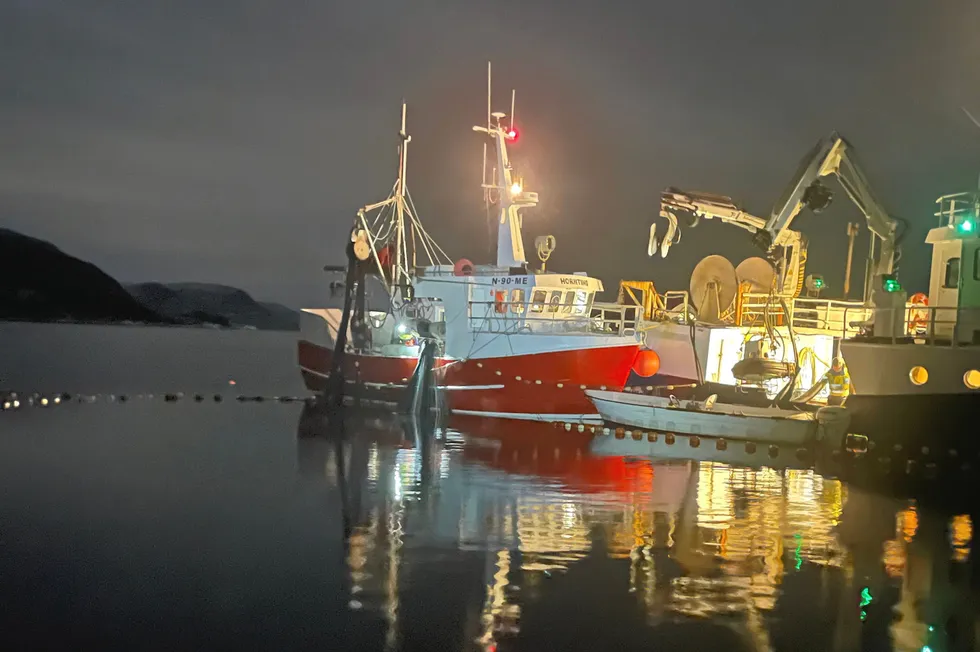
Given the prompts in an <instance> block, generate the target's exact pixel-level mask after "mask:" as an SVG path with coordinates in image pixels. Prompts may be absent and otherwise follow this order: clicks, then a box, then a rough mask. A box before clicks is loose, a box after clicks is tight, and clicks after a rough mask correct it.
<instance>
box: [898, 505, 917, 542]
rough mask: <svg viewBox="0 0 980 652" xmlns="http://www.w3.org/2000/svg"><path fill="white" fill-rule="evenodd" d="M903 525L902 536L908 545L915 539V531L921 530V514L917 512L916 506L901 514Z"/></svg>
mask: <svg viewBox="0 0 980 652" xmlns="http://www.w3.org/2000/svg"><path fill="white" fill-rule="evenodd" d="M899 514H900V517H901V523H902V536H903V537H904V538H905V541H906V543H911V541H912V539H913V538H915V531H916V530H917V529H919V514H918V512H916V510H915V505H909V508H908V509H906V510H904V511H902V512H899Z"/></svg>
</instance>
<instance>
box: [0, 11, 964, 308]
mask: <svg viewBox="0 0 980 652" xmlns="http://www.w3.org/2000/svg"><path fill="white" fill-rule="evenodd" d="M977 25H980V3H977V2H975V1H967V0H944V1H943V2H927V1H926V0H860V1H857V2H855V1H854V0H851V1H850V2H832V1H822V2H794V1H791V0H778V1H777V0H741V1H735V0H673V1H669V2H667V1H663V0H649V1H647V2H635V3H629V4H628V3H623V2H619V3H617V2H604V3H600V2H584V1H582V0H542V1H538V2H532V3H525V2H513V1H506V0H505V1H504V2H497V3H494V4H490V3H482V4H477V3H467V2H461V1H460V2H443V3H440V2H435V1H432V0H416V1H414V2H393V1H391V0H386V1H373V0H357V1H356V2H303V1H300V0H292V1H288V2H287V1H284V0H276V1H273V0H269V1H260V0H236V1H231V0H138V1H135V2H134V1H130V2H125V1H122V0H119V1H105V2H95V1H83V0H0V61H2V65H0V225H3V226H7V227H10V228H13V229H15V230H18V231H22V232H24V233H27V234H30V235H34V236H37V237H41V238H45V239H49V240H51V241H52V242H54V243H55V244H57V245H58V246H60V247H61V248H62V249H64V250H66V251H68V252H69V253H72V254H74V255H77V256H79V257H82V258H85V259H88V260H91V261H92V262H94V263H96V264H97V265H99V266H101V267H102V268H103V269H105V270H106V271H107V272H109V273H110V274H112V275H114V276H115V277H117V278H118V279H120V280H122V281H146V280H160V281H188V280H194V281H209V282H218V283H227V284H230V285H236V286H239V287H243V288H245V289H247V290H249V291H250V292H252V293H253V294H254V295H256V296H257V297H259V298H263V299H272V300H279V301H282V302H284V303H287V304H289V305H292V306H294V307H300V306H303V305H316V304H317V303H318V300H317V298H318V294H319V292H321V288H323V287H324V286H325V282H324V278H323V274H322V272H321V271H320V270H321V267H322V265H323V264H325V263H339V262H341V259H342V253H341V252H342V241H341V240H340V239H341V238H342V237H344V236H345V235H346V233H347V231H348V229H349V226H350V223H351V219H352V218H353V216H354V213H355V211H356V209H357V208H358V207H359V206H361V205H363V204H366V203H370V202H373V201H377V200H380V199H383V198H384V197H385V196H386V195H387V193H388V191H389V190H390V188H391V184H392V182H393V180H394V176H395V173H396V146H397V139H396V136H395V134H396V131H397V127H398V125H397V121H398V113H399V103H400V101H401V99H402V98H403V97H404V98H405V99H406V100H407V101H408V103H409V132H410V133H411V134H412V136H413V141H412V146H411V149H410V162H409V167H410V169H409V187H410V188H411V190H412V194H413V196H414V199H415V203H416V205H417V207H418V209H419V211H420V212H421V217H422V219H423V221H424V222H425V223H426V225H427V226H428V228H429V230H430V232H431V233H432V234H433V235H434V236H435V237H436V238H437V239H438V240H439V241H440V242H441V243H442V245H443V247H444V248H445V249H446V250H447V251H448V252H449V253H450V255H452V256H453V257H461V256H466V257H469V258H471V259H473V260H475V261H477V262H485V261H486V260H487V259H488V256H489V251H488V245H487V236H486V233H487V227H486V218H485V214H484V208H483V201H482V193H481V190H480V188H479V182H480V167H481V154H480V153H481V148H482V142H483V141H482V140H481V138H480V136H479V135H478V134H475V133H473V132H472V131H471V130H470V127H471V126H472V125H473V124H479V123H481V122H482V121H483V120H484V116H485V111H486V109H485V101H486V100H485V84H486V82H485V74H486V72H485V71H486V61H487V60H488V59H489V60H492V61H493V63H494V79H495V87H496V88H497V89H498V90H499V93H497V94H496V98H497V101H496V102H495V108H497V109H499V110H505V111H506V110H508V109H509V107H508V105H509V96H510V92H509V91H510V89H511V88H512V87H516V88H517V122H518V125H519V126H520V127H521V129H522V137H521V141H520V142H519V143H518V145H516V146H515V148H514V151H513V157H514V159H515V167H516V168H517V170H518V172H520V173H523V174H524V175H525V177H526V180H527V183H526V185H527V187H528V188H529V189H531V190H537V191H539V193H540V196H541V201H540V205H539V207H538V208H537V209H535V210H533V211H529V212H527V214H526V217H525V239H526V242H527V243H528V245H529V252H530V253H531V255H532V257H533V252H531V251H530V250H531V249H532V248H531V247H530V243H531V242H532V240H533V237H534V236H535V235H538V234H542V233H552V234H554V235H555V236H556V237H557V241H558V248H557V251H556V252H555V254H554V255H553V256H552V258H551V260H550V261H549V267H550V268H553V269H556V270H564V271H589V272H590V273H592V274H593V275H596V276H599V277H601V278H602V279H603V280H604V281H605V283H606V286H607V288H614V287H615V284H616V282H617V281H618V280H619V279H620V278H633V279H643V278H649V279H653V280H654V281H655V282H656V283H657V285H658V288H659V289H660V290H661V291H663V290H666V289H672V288H675V289H684V288H686V287H687V279H688V278H689V276H690V272H691V270H692V269H693V266H694V264H695V263H696V262H697V260H699V259H700V258H701V257H703V256H706V255H708V254H712V253H721V254H724V255H726V256H728V257H729V258H731V260H732V261H733V263H736V264H737V263H738V262H739V261H740V260H742V259H743V258H744V257H746V256H749V255H754V254H755V251H754V250H753V248H752V245H751V244H750V243H749V237H748V234H747V233H745V232H743V231H741V230H738V229H735V228H733V227H726V226H723V225H717V224H704V225H702V226H700V227H698V228H697V229H696V230H689V231H687V232H685V237H684V240H682V242H681V243H680V244H679V245H678V246H676V247H675V248H673V249H672V250H671V254H670V256H669V257H668V258H667V259H660V258H659V257H658V258H655V259H650V258H647V256H646V237H647V231H648V228H649V224H650V222H651V220H652V219H654V218H655V216H656V215H657V213H658V208H659V205H658V201H659V191H660V190H662V189H663V188H664V187H666V186H671V185H672V186H677V187H680V188H684V189H691V190H695V189H697V190H705V191H711V192H717V193H722V194H727V195H731V196H732V197H734V198H736V200H737V201H739V202H740V203H741V204H742V205H743V206H745V207H746V208H747V209H749V210H751V211H752V212H754V213H756V214H757V215H762V216H768V214H769V211H770V209H771V207H772V204H773V202H774V201H775V200H776V199H777V197H778V196H779V195H780V194H781V192H782V190H783V187H784V185H785V184H786V183H787V182H788V181H789V178H790V177H791V176H792V174H793V172H794V171H795V169H796V167H797V164H798V162H799V160H800V158H801V157H802V156H803V155H804V154H805V153H806V151H807V150H808V149H809V148H810V147H811V146H812V144H813V143H814V142H816V140H817V139H818V138H820V137H821V136H824V135H827V134H829V133H830V132H831V131H833V130H834V129H837V130H839V131H840V132H841V133H842V134H843V135H844V136H845V137H847V138H848V139H849V140H850V141H851V142H852V143H853V144H854V145H855V147H856V149H857V151H858V154H859V158H860V161H861V163H862V164H863V165H864V168H865V171H866V172H867V174H868V176H869V177H870V179H871V182H872V184H873V185H874V188H875V190H876V191H877V194H878V195H879V197H880V198H881V199H882V200H883V203H884V204H885V206H886V208H888V209H889V210H890V211H891V212H892V213H894V214H897V215H901V216H903V217H905V218H907V219H908V220H909V221H910V222H911V223H912V228H911V230H910V232H909V235H908V238H907V239H906V241H905V256H904V259H903V261H902V265H901V278H902V280H903V281H904V283H905V285H906V286H907V287H908V288H909V289H910V290H912V291H915V290H919V289H925V287H924V284H925V280H926V278H927V273H928V272H927V261H928V256H929V250H928V248H927V247H926V245H924V244H922V239H923V237H924V235H925V231H926V229H927V228H929V227H930V226H932V225H933V220H934V218H933V217H932V212H933V210H934V204H933V202H934V200H935V198H936V197H937V196H938V195H940V194H943V193H947V192H955V191H960V190H967V189H971V188H974V187H975V186H976V183H977V178H978V173H980V129H978V128H977V127H976V126H974V125H973V124H971V123H970V121H969V119H968V118H967V117H966V116H965V115H964V113H963V112H962V111H961V109H960V107H961V106H966V107H968V108H970V109H971V111H972V112H973V113H974V114H975V115H980V84H978V81H980V80H978V77H980V39H978V38H977V37H976V26H977ZM829 185H831V186H832V187H833V188H834V189H835V190H838V192H837V193H836V195H837V197H836V199H837V201H836V202H835V205H834V206H833V207H832V208H831V209H830V210H828V211H827V212H825V213H822V214H820V215H817V216H814V215H804V216H802V217H801V218H799V219H798V220H797V222H796V226H797V227H798V228H800V229H801V230H803V231H804V232H805V233H806V234H807V235H809V236H810V238H811V244H810V266H809V268H808V271H813V272H822V273H823V274H824V276H825V277H826V279H827V282H828V284H829V286H830V288H831V290H830V291H831V293H834V292H835V291H839V288H840V287H841V285H842V276H843V260H844V248H845V246H846V235H845V228H846V223H847V221H848V219H849V218H850V219H860V217H859V215H858V214H857V212H856V210H855V209H854V208H853V206H852V205H851V204H850V203H849V202H848V201H847V199H846V197H845V196H844V195H843V191H840V190H839V186H837V185H836V183H835V182H830V184H829ZM658 222H659V223H661V224H662V223H663V222H662V221H661V220H659V218H658ZM866 247H867V245H866V231H862V240H861V241H859V243H858V250H857V251H858V252H859V254H860V255H859V256H858V258H857V259H858V263H857V268H856V269H857V272H856V274H855V280H857V282H858V285H860V281H859V276H860V272H861V270H862V269H863V263H862V262H861V261H862V260H863V254H864V251H865V250H866Z"/></svg>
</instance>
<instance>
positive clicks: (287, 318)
mask: <svg viewBox="0 0 980 652" xmlns="http://www.w3.org/2000/svg"><path fill="white" fill-rule="evenodd" d="M126 289H127V290H129V292H131V293H132V295H133V296H134V297H136V299H137V300H138V301H139V302H140V303H142V304H143V305H144V306H146V307H147V308H149V309H150V310H153V311H154V312H158V313H160V314H161V315H165V316H168V317H173V318H176V317H178V316H180V315H188V314H192V313H203V314H208V315H219V316H221V317H222V318H224V319H226V320H227V321H228V322H229V323H230V324H231V325H233V326H251V327H253V328H257V329H261V330H299V313H298V312H296V311H295V310H291V309H289V308H287V307H286V306H282V305H279V304H278V303H263V302H259V301H256V300H255V299H253V298H252V296H251V295H249V293H248V292H245V291H244V290H240V289H238V288H233V287H229V286H227V285H216V284H211V283H137V284H133V285H127V286H126Z"/></svg>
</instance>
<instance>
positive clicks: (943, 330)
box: [840, 191, 980, 457]
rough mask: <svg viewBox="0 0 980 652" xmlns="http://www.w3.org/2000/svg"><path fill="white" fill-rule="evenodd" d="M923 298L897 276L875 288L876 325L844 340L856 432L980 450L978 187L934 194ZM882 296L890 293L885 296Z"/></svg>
mask: <svg viewBox="0 0 980 652" xmlns="http://www.w3.org/2000/svg"><path fill="white" fill-rule="evenodd" d="M936 203H937V205H938V206H937V211H936V213H935V216H936V217H937V218H938V224H937V225H936V226H935V227H934V228H932V229H930V230H929V233H928V235H927V236H926V243H927V244H929V245H931V246H932V264H931V268H930V274H929V293H928V301H927V302H926V305H912V306H907V305H906V302H905V299H904V296H905V291H904V290H903V289H902V287H901V285H899V284H898V283H897V282H891V283H887V282H886V283H885V284H883V285H881V284H880V285H878V286H876V288H875V291H876V293H875V299H876V300H875V306H876V307H875V317H874V328H873V329H868V330H867V332H865V333H862V334H860V335H858V336H856V337H852V338H848V339H845V340H843V341H842V342H841V345H840V346H841V352H842V354H843V356H844V359H845V360H846V361H847V368H848V372H849V374H850V378H851V384H852V385H853V388H854V391H853V392H852V394H851V395H850V396H849V397H848V399H847V407H848V409H849V410H850V411H851V412H852V413H853V415H854V420H855V426H856V431H857V432H862V433H869V434H879V435H882V436H881V437H878V439H879V440H883V441H886V442H887V443H888V444H891V445H892V446H893V447H894V446H898V448H899V449H900V448H902V447H905V448H907V449H909V450H922V451H924V452H929V451H934V452H935V454H940V455H943V456H944V457H948V456H949V455H953V456H954V457H955V456H956V455H957V453H958V454H966V453H967V452H968V451H969V452H970V453H971V454H972V453H975V452H980V442H978V441H977V438H976V437H974V436H973V431H972V426H971V425H969V424H972V423H974V422H975V420H976V415H977V413H978V411H980V234H978V230H980V191H972V192H962V193H955V194H949V195H943V196H941V197H939V198H938V199H937V200H936ZM888 297H895V300H894V301H893V302H892V303H891V304H890V305H889V302H888V301H887V298H888Z"/></svg>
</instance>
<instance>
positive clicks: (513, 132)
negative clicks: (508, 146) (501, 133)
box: [507, 127, 521, 143]
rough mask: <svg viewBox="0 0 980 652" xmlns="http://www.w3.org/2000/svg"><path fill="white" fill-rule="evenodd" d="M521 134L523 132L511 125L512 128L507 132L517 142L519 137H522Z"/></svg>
mask: <svg viewBox="0 0 980 652" xmlns="http://www.w3.org/2000/svg"><path fill="white" fill-rule="evenodd" d="M520 135H521V132H519V131H517V129H515V128H514V127H511V128H510V130H509V131H508V132H507V137H508V138H510V139H511V140H512V141H514V142H515V143H516V142H517V139H518V138H519V137H520Z"/></svg>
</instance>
